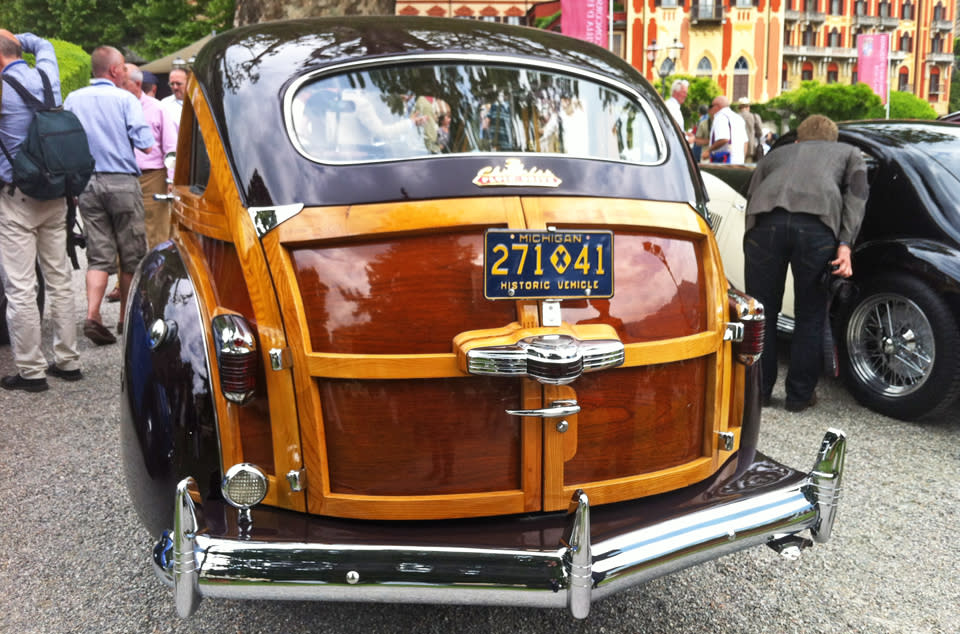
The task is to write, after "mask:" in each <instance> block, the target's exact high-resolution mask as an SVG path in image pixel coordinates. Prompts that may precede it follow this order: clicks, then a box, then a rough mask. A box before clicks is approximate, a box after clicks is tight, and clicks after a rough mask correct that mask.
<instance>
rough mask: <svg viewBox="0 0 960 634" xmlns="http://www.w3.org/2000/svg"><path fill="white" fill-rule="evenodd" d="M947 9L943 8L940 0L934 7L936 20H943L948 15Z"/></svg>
mask: <svg viewBox="0 0 960 634" xmlns="http://www.w3.org/2000/svg"><path fill="white" fill-rule="evenodd" d="M946 15H947V14H946V9H944V8H943V4H942V3H940V2H938V3H937V6H935V7H934V8H933V19H934V20H943V19H944V18H945V16H946Z"/></svg>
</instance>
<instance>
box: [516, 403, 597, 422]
mask: <svg viewBox="0 0 960 634" xmlns="http://www.w3.org/2000/svg"><path fill="white" fill-rule="evenodd" d="M507 413H508V414H510V415H511V416H536V417H538V418H560V417H562V416H572V415H573V414H578V413H580V406H579V405H577V402H576V401H553V402H552V403H550V406H549V407H541V408H539V409H508V410H507Z"/></svg>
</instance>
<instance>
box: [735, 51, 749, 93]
mask: <svg viewBox="0 0 960 634" xmlns="http://www.w3.org/2000/svg"><path fill="white" fill-rule="evenodd" d="M749 92H750V63H749V62H747V60H746V58H744V57H740V58H739V59H737V62H736V64H734V65H733V100H734V101H736V100H737V99H740V98H741V97H748V96H749Z"/></svg>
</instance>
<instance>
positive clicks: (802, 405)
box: [784, 392, 817, 412]
mask: <svg viewBox="0 0 960 634" xmlns="http://www.w3.org/2000/svg"><path fill="white" fill-rule="evenodd" d="M816 404H817V393H816V392H814V393H813V394H812V395H811V396H810V400H809V401H806V402H798V401H787V402H786V403H785V404H784V407H786V409H787V411H788V412H802V411H803V410H805V409H809V408H811V407H813V406H814V405H816Z"/></svg>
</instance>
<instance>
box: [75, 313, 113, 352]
mask: <svg viewBox="0 0 960 634" xmlns="http://www.w3.org/2000/svg"><path fill="white" fill-rule="evenodd" d="M83 334H84V335H86V337H87V339H89V340H90V341H92V342H93V343H95V344H97V345H98V346H105V345H107V344H111V343H117V338H116V337H114V336H113V333H112V332H110V329H109V328H107V327H106V326H104V325H103V324H101V323H100V322H98V321H94V320H92V319H87V320H85V321H84V322H83Z"/></svg>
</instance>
